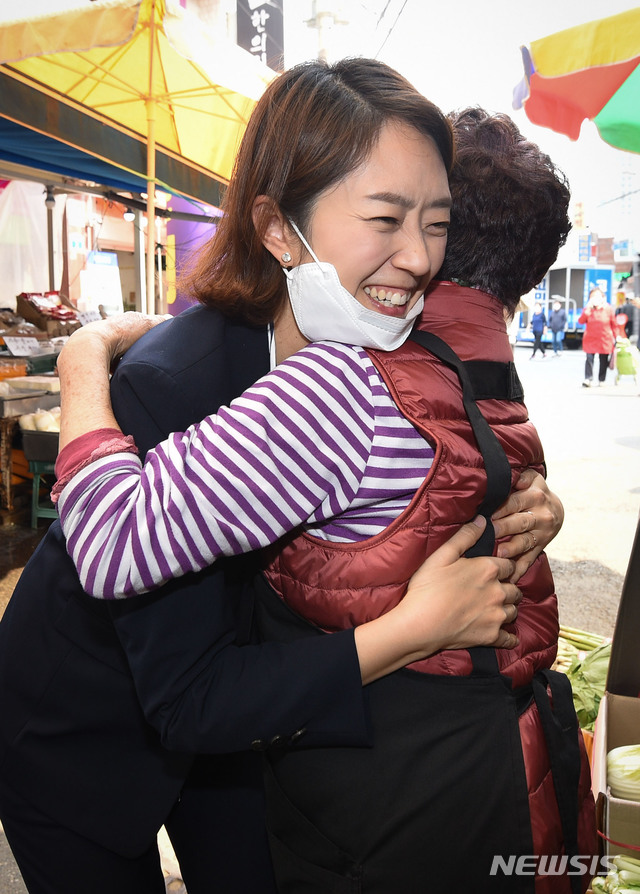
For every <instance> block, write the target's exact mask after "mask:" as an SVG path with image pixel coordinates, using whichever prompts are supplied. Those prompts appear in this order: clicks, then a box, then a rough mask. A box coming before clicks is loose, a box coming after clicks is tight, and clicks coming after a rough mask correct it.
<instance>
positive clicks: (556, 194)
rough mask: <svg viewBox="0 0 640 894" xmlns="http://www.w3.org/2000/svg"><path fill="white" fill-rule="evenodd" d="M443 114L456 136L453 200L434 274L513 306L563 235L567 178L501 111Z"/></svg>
mask: <svg viewBox="0 0 640 894" xmlns="http://www.w3.org/2000/svg"><path fill="white" fill-rule="evenodd" d="M449 118H450V120H451V123H452V125H453V131H454V136H455V140H456V161H455V164H454V166H453V170H452V171H451V174H450V176H449V185H450V189H451V198H452V202H453V205H452V208H451V226H450V229H449V236H448V240H447V250H446V253H445V259H444V263H443V265H442V268H441V270H440V271H439V273H438V276H437V278H438V279H450V280H451V279H453V280H458V281H460V282H464V283H467V284H468V285H473V286H477V287H478V288H481V289H483V290H484V291H486V292H490V293H491V294H492V295H494V296H495V297H496V298H497V299H498V300H499V301H501V302H502V304H503V305H504V306H505V307H506V308H507V309H508V310H509V312H510V313H511V314H513V312H514V311H515V308H516V306H517V304H518V301H519V300H520V298H521V296H522V295H525V294H526V293H527V292H529V291H530V290H531V289H533V288H534V286H536V285H537V284H538V283H539V282H540V281H541V280H542V279H543V277H544V276H545V275H546V273H547V271H548V270H549V268H550V267H551V265H552V264H553V262H554V261H555V259H556V257H557V256H558V251H559V249H560V247H561V246H562V245H564V243H565V242H566V239H567V235H568V233H569V230H570V229H571V223H570V221H569V218H568V215H567V210H568V207H569V199H570V192H569V186H568V183H567V180H566V177H565V176H564V174H563V173H562V172H561V171H559V170H558V168H556V166H555V165H554V164H553V162H552V161H551V159H550V158H549V156H548V155H545V154H544V153H543V152H541V150H540V149H539V148H538V146H536V145H535V144H534V143H530V142H529V141H528V140H526V139H525V137H524V136H523V135H522V134H521V133H520V131H519V130H518V128H517V127H516V125H515V124H514V122H513V121H512V120H511V118H509V116H508V115H502V114H495V115H490V114H489V113H488V112H486V111H484V110H483V109H478V108H470V109H465V110H464V111H462V112H455V113H451V114H450V115H449Z"/></svg>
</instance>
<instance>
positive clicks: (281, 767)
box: [256, 333, 580, 894]
mask: <svg viewBox="0 0 640 894" xmlns="http://www.w3.org/2000/svg"><path fill="white" fill-rule="evenodd" d="M416 335H417V336H418V337H416V340H417V341H419V342H420V343H421V344H424V342H425V340H426V341H427V342H428V344H425V347H427V348H428V350H430V351H432V353H434V354H436V356H438V357H440V359H442V360H443V362H445V363H447V364H448V365H452V366H454V368H456V370H457V372H458V375H459V376H460V377H461V381H462V383H463V399H464V402H465V408H466V409H467V412H468V414H469V417H470V421H471V422H472V425H473V427H474V433H475V435H476V438H477V440H478V443H479V446H480V447H481V450H482V452H483V456H484V458H485V464H486V467H487V474H488V487H487V495H486V496H485V499H484V501H483V503H482V505H481V507H480V509H479V511H480V512H482V514H484V515H485V516H486V517H487V519H488V517H489V516H490V514H491V513H492V512H493V511H494V510H495V508H497V506H498V505H500V503H501V502H503V500H504V499H505V498H506V495H507V494H508V493H509V490H510V486H511V470H510V467H509V463H508V461H507V459H506V456H505V454H504V452H503V451H502V448H501V447H500V445H499V444H498V442H497V440H496V438H495V436H494V435H493V432H492V431H491V429H490V427H489V426H488V424H487V423H486V420H484V417H482V415H481V414H480V411H479V410H478V408H477V405H476V404H475V401H474V399H473V385H472V383H471V379H470V378H469V371H470V372H471V377H472V378H473V374H474V369H473V366H474V365H472V364H470V365H469V366H470V367H472V368H471V370H465V369H464V364H462V363H461V361H459V359H458V358H457V356H456V355H455V354H454V353H453V352H452V351H451V350H450V349H449V348H448V346H447V345H445V344H444V342H441V340H440V339H437V338H436V337H435V336H432V335H428V336H427V334H426V333H417V334H416ZM452 358H453V360H452ZM489 365H491V364H489ZM481 366H482V365H480V366H478V367H477V369H476V371H477V372H478V373H479V375H480V376H481V378H482V381H484V380H485V377H486V373H487V368H486V365H484V368H481ZM493 366H494V367H495V368H497V367H500V368H501V370H502V371H503V372H504V371H505V368H506V367H511V368H510V369H508V370H507V371H506V374H505V375H506V377H505V376H503V374H502V372H501V373H500V374H499V377H502V378H503V379H504V384H503V385H502V386H498V385H496V384H494V385H493V386H492V387H493V390H494V393H493V394H492V395H491V396H499V397H506V398H507V399H508V398H509V397H510V398H511V399H522V392H521V389H520V390H518V389H519V382H518V381H517V376H515V369H514V368H513V364H494V365H493ZM514 376H515V378H514ZM496 391H497V392H498V393H495V392H496ZM483 396H484V395H483ZM478 417H479V418H478ZM493 541H494V537H493V529H492V526H491V525H490V523H488V525H487V529H486V531H485V534H484V536H483V538H481V543H479V544H476V547H474V549H473V554H474V555H475V554H477V555H481V554H485V555H487V554H491V552H492V550H493ZM257 590H258V593H257V606H256V610H257V617H258V623H259V627H260V635H261V638H262V639H263V640H267V641H268V640H277V641H288V640H292V639H299V638H300V637H301V636H324V635H327V634H325V633H323V632H322V631H320V630H318V629H317V628H316V627H314V626H313V625H312V624H310V623H308V622H307V621H305V620H304V619H303V618H301V617H300V616H299V615H297V614H296V613H295V612H293V611H292V610H291V609H289V607H288V606H286V605H285V604H284V603H283V602H282V600H281V599H280V597H279V596H278V595H277V594H275V593H274V591H273V590H272V589H271V588H270V587H269V585H268V584H267V583H266V581H264V580H263V581H262V583H261V584H260V585H259V586H258V587H257ZM469 652H470V654H471V658H472V664H473V671H472V673H471V675H469V676H466V677H460V676H443V675H435V674H423V673H418V672H415V671H411V670H408V669H402V670H399V671H396V672H395V673H393V674H390V675H389V676H387V677H384V678H382V679H380V680H377V681H376V682H374V683H371V684H370V685H368V686H367V688H366V693H367V698H368V704H369V709H370V716H371V723H372V741H373V743H374V747H372V748H339V747H336V748H321V749H319V748H316V749H309V750H307V751H305V750H303V741H301V743H300V746H299V747H298V748H296V749H293V750H288V749H286V750H285V749H281V750H279V749H278V748H272V749H270V750H269V752H268V753H267V755H266V760H265V788H266V796H267V826H268V832H269V839H270V846H271V852H272V859H273V863H274V869H275V874H276V881H277V887H278V891H279V894H343V892H344V894H427V892H429V891H437V890H448V891H462V890H464V889H465V888H466V887H467V886H469V890H472V891H473V892H474V894H482V892H487V894H490V892H491V894H494V892H495V894H533V892H534V891H535V879H534V877H533V876H531V875H528V876H523V875H520V876H517V875H515V874H512V875H505V874H504V873H503V872H502V871H500V869H499V867H497V865H496V863H495V858H497V857H502V858H503V859H505V860H507V861H508V860H509V859H512V858H517V857H519V856H530V855H532V854H533V842H532V837H531V824H530V818H529V803H528V793H527V785H526V778H525V769H524V759H523V755H522V746H521V740H520V733H519V725H518V718H519V716H520V714H521V713H522V712H523V711H525V710H535V707H534V705H533V701H534V695H535V693H534V688H533V687H532V686H527V687H524V688H523V689H522V690H517V691H514V690H512V689H511V685H510V681H509V679H507V678H504V677H502V676H501V675H500V673H499V670H498V665H497V660H496V656H495V652H494V650H493V649H489V648H475V649H470V650H469ZM565 679H566V678H565ZM567 682H568V681H567ZM554 685H555V683H554ZM537 690H538V692H537V696H536V701H538V700H540V699H541V700H543V701H544V702H546V706H545V710H546V708H549V704H548V698H547V695H546V691H547V690H546V681H543V682H539V683H538V686H537ZM569 699H571V695H570V688H569ZM558 700H559V701H560V702H562V703H564V704H565V706H566V698H564V699H563V698H562V697H560V696H559V698H556V699H554V707H555V708H556V711H557V704H556V702H557V701H558ZM549 711H550V708H549ZM571 711H572V713H573V717H574V718H575V712H574V711H573V705H572V703H571ZM547 720H548V721H549V724H550V730H551V732H550V734H552V729H553V727H554V726H555V725H557V723H556V719H555V715H554V713H553V712H551V716H550V718H549V717H547ZM563 723H565V725H566V717H565V718H563ZM562 735H564V734H562ZM577 741H578V740H577V722H576V724H575V743H576V745H575V754H572V755H571V756H570V761H571V763H572V766H573V767H575V772H574V775H575V780H574V779H573V778H572V780H571V785H572V786H573V785H574V783H575V785H574V789H575V798H574V801H575V810H573V811H572V810H571V809H569V814H570V815H569V818H568V821H567V822H568V825H569V826H571V823H572V822H573V824H574V829H575V825H576V823H577V812H578V809H577V803H578V802H577V782H578V774H579V768H580V759H579V753H578V744H577ZM574 761H575V762H574ZM560 775H562V769H561V770H560ZM571 798H572V795H571V794H570V795H569V799H568V800H569V802H570V803H571ZM568 852H571V851H570V850H568ZM492 870H493V871H492ZM565 881H566V891H567V892H569V891H571V887H570V885H569V881H568V879H565ZM576 881H579V880H578V879H576Z"/></svg>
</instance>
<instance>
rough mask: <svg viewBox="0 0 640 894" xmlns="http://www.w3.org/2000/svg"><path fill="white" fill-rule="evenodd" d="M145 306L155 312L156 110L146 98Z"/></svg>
mask: <svg viewBox="0 0 640 894" xmlns="http://www.w3.org/2000/svg"><path fill="white" fill-rule="evenodd" d="M146 106H147V268H146V269H147V276H146V279H147V306H146V308H143V312H146V313H149V314H153V313H156V310H157V309H156V306H155V305H156V301H155V256H156V251H155V248H156V138H155V130H156V110H155V103H154V101H153V100H152V99H147V101H146Z"/></svg>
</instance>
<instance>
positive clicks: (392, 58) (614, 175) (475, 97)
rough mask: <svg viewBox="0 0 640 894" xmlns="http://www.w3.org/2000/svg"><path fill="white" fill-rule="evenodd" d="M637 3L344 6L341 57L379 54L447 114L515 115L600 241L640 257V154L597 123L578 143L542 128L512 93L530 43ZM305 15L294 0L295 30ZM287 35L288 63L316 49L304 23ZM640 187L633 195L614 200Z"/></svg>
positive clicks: (466, 0) (355, 0) (452, 0)
mask: <svg viewBox="0 0 640 894" xmlns="http://www.w3.org/2000/svg"><path fill="white" fill-rule="evenodd" d="M325 5H327V6H332V5H333V4H332V3H331V2H328V3H326V4H325ZM637 5H638V4H637V3H630V2H621V0H484V2H483V0H389V2H387V0H368V2H359V0H343V2H342V7H343V12H344V18H345V19H346V20H349V21H350V22H351V24H350V25H348V26H347V25H345V26H343V27H342V28H340V29H337V31H336V35H335V36H336V46H337V47H338V52H339V54H340V55H347V54H350V53H354V54H355V53H360V54H362V55H371V56H376V55H377V56H378V58H380V59H382V60H384V61H385V62H388V63H389V64H390V65H393V66H394V68H397V69H398V70H399V71H401V72H402V73H403V74H404V75H405V76H406V77H407V78H408V79H409V80H410V81H411V82H412V83H413V84H414V85H415V86H416V87H417V88H418V89H419V90H421V91H422V92H423V93H424V94H425V95H426V96H428V97H429V99H431V100H433V101H434V102H435V103H437V105H439V106H440V107H441V108H442V109H443V110H445V111H450V110H451V109H454V108H461V107H464V106H467V105H481V106H483V107H484V108H486V109H488V110H490V111H501V112H507V113H508V114H510V115H511V116H512V117H513V118H514V120H515V121H516V123H517V124H518V126H519V128H520V129H521V130H522V131H523V132H524V133H525V134H526V135H527V136H528V137H529V138H530V139H532V140H534V141H535V142H537V143H538V144H539V145H540V146H542V148H543V149H544V150H545V151H546V152H548V153H549V155H550V156H551V157H552V158H553V160H554V161H555V162H556V164H558V165H559V166H560V167H561V168H562V169H563V170H564V171H565V173H566V174H567V176H568V177H569V180H570V183H571V186H572V191H573V195H574V198H575V199H576V200H581V201H583V203H584V205H585V210H586V213H587V216H588V221H587V222H588V223H590V225H591V228H592V229H593V230H594V231H596V232H599V235H601V236H616V237H617V238H623V237H625V236H630V237H632V238H635V241H636V243H637V246H638V249H639V250H640V155H636V154H634V153H629V152H622V151H620V150H616V149H613V148H611V147H609V146H607V144H606V143H604V142H603V141H602V140H601V139H600V137H599V136H598V133H597V130H596V128H595V125H592V124H591V123H590V122H586V123H585V124H584V125H583V129H582V133H581V136H580V139H579V140H578V141H577V142H572V141H571V140H569V138H568V137H565V136H562V135H559V134H554V133H553V132H552V131H550V130H548V129H546V128H540V127H536V126H535V125H533V124H531V123H530V122H529V120H528V118H527V117H526V115H525V113H524V111H522V110H520V111H514V110H513V108H512V106H511V100H512V91H513V88H514V87H515V86H516V84H517V83H518V82H519V81H520V80H521V79H522V76H523V67H522V61H521V55H520V46H521V45H522V44H528V43H530V42H531V41H532V40H535V39H537V38H540V37H545V36H546V35H547V34H551V33H553V32H554V31H560V30H563V29H564V28H570V27H572V26H574V25H579V24H582V23H584V22H586V21H589V20H592V19H598V18H603V17H604V16H609V15H613V14H615V13H618V12H622V11H624V10H628V9H632V8H634V7H636V6H637ZM385 8H386V12H385V14H384V16H383V18H382V20H381V22H380V25H379V27H378V29H377V31H373V25H374V24H375V23H376V22H377V20H378V18H379V16H380V14H381V13H382V12H383V10H385ZM305 9H306V10H307V11H308V10H309V9H310V3H307V2H305V0H285V18H286V20H288V21H287V27H288V29H291V26H292V22H293V20H294V19H298V21H302V20H304V18H305V17H306V16H305V13H304V12H303V10H305ZM390 28H391V29H392V30H391V34H390V35H389V37H388V38H387V39H386V42H385V43H384V46H383V47H382V50H381V51H380V52H379V53H378V51H379V49H380V46H381V44H382V43H383V41H384V40H385V37H386V35H387V33H388V31H389V29H390ZM305 32H306V34H305ZM338 32H341V35H340V36H341V38H342V42H341V43H339V33H338ZM288 36H289V34H285V52H286V53H287V56H288V59H287V62H288V64H291V63H293V62H297V61H299V60H300V58H304V57H305V56H310V55H313V54H314V53H315V52H316V41H317V36H316V34H315V33H314V32H311V29H309V28H308V27H306V28H301V27H300V26H299V27H298V28H297V29H296V31H295V40H288V41H287V37H288ZM303 36H304V40H305V41H306V43H303V41H302V39H301V38H302V37H303ZM638 104H639V106H640V97H639V98H638ZM636 190H637V191H638V192H637V193H636V194H635V195H634V196H633V197H627V199H626V200H618V201H611V200H614V199H617V197H619V196H620V195H621V194H622V193H623V192H627V193H630V192H634V191H636ZM634 231H635V232H634Z"/></svg>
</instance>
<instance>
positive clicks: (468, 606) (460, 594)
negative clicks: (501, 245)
mask: <svg viewBox="0 0 640 894" xmlns="http://www.w3.org/2000/svg"><path fill="white" fill-rule="evenodd" d="M485 525H486V523H485V521H484V519H483V518H481V517H478V518H477V519H474V521H473V522H469V523H468V524H466V525H463V526H462V527H461V528H460V530H459V531H458V532H457V533H456V534H454V535H453V537H451V538H450V539H449V540H448V541H447V542H446V543H445V544H443V545H442V546H441V547H440V548H439V549H437V550H436V551H435V552H434V553H433V554H432V555H431V556H429V558H428V559H427V560H426V561H425V562H424V564H423V565H422V566H421V567H420V568H419V569H418V570H417V571H416V573H415V574H414V575H413V577H412V578H411V580H410V581H409V585H408V588H407V593H406V595H405V597H404V599H403V600H402V601H401V602H400V603H399V604H398V605H397V606H396V607H395V608H393V609H392V610H391V611H389V612H387V614H385V615H383V616H382V617H380V618H377V619H376V620H375V621H370V622H369V623H368V624H363V625H362V626H361V627H357V628H356V631H355V637H356V646H357V649H358V658H359V661H360V669H361V674H362V681H363V683H370V682H371V681H372V680H375V679H377V678H378V677H381V676H384V675H385V674H388V673H390V672H391V671H394V670H396V669H397V668H399V667H403V666H404V665H406V664H410V663H411V662H412V661H419V660H420V659H422V658H426V657H427V656H428V655H432V654H433V653H434V652H437V651H439V650H440V649H467V648H471V647H472V646H494V647H496V648H506V649H510V648H513V647H514V646H516V645H517V644H518V638H517V637H516V636H515V635H514V634H513V633H510V632H509V631H508V630H505V629H504V626H503V625H505V624H512V623H513V622H514V621H515V619H516V618H517V616H518V608H517V606H518V603H519V602H520V600H521V599H522V594H521V593H520V591H519V590H518V588H517V587H516V586H515V584H513V583H511V582H510V581H509V578H510V577H511V576H512V575H513V574H514V569H515V563H514V562H512V561H511V560H510V559H501V558H496V557H493V556H478V557H475V558H472V559H467V558H465V557H464V553H465V552H466V551H467V550H468V549H469V548H470V547H471V546H473V544H474V543H475V542H476V541H477V540H478V538H479V537H480V534H481V533H482V531H483V530H484V528H485Z"/></svg>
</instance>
